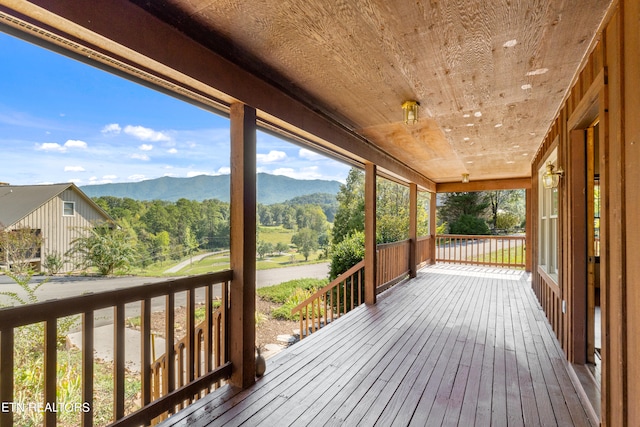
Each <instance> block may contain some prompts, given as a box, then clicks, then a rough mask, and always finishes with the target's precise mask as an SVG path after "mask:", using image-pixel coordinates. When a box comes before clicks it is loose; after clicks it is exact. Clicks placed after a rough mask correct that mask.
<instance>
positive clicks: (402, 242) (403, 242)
mask: <svg viewBox="0 0 640 427" xmlns="http://www.w3.org/2000/svg"><path fill="white" fill-rule="evenodd" d="M409 242H410V240H409V239H405V240H399V241H397V242H390V243H380V244H379V245H377V246H376V248H377V249H378V250H380V249H387V248H393V247H395V246H402V245H406V244H408V243H409Z"/></svg>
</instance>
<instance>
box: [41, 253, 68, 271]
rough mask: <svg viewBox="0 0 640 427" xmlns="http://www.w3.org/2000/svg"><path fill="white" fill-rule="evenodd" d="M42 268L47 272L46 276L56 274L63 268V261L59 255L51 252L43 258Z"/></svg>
mask: <svg viewBox="0 0 640 427" xmlns="http://www.w3.org/2000/svg"><path fill="white" fill-rule="evenodd" d="M42 266H43V267H44V268H45V270H47V274H49V275H54V274H58V273H59V272H60V270H62V267H64V260H63V259H62V257H61V256H60V254H59V253H57V252H52V253H50V254H48V255H47V256H46V257H45V259H44V262H43V263H42Z"/></svg>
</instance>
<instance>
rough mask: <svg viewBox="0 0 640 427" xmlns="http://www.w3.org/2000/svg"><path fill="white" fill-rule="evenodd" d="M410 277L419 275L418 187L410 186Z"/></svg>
mask: <svg viewBox="0 0 640 427" xmlns="http://www.w3.org/2000/svg"><path fill="white" fill-rule="evenodd" d="M409 242H410V246H409V277H416V276H417V275H418V266H417V262H416V258H417V257H416V247H417V244H418V186H417V185H416V184H414V183H413V182H412V183H411V184H410V185H409Z"/></svg>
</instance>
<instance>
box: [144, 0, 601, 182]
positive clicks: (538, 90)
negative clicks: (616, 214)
mask: <svg viewBox="0 0 640 427" xmlns="http://www.w3.org/2000/svg"><path fill="white" fill-rule="evenodd" d="M134 2H135V3H137V4H139V5H140V6H141V7H143V8H145V9H146V10H148V11H149V12H151V13H153V14H154V15H156V16H157V17H159V18H160V19H162V20H164V21H167V22H169V23H171V25H174V26H176V27H179V28H180V29H181V31H183V32H184V33H185V34H187V35H189V36H190V37H192V38H194V39H196V40H197V41H199V42H200V43H202V44H204V45H206V46H208V47H210V48H211V49H213V50H215V51H217V52H218V53H220V54H222V55H223V56H225V57H226V58H228V59H230V60H231V61H233V62H235V63H238V64H240V65H242V66H243V67H244V68H246V69H248V70H250V71H251V72H252V73H254V74H256V75H259V76H261V77H263V78H266V79H267V80H269V81H271V82H273V83H274V84H276V85H278V86H279V87H280V88H282V89H283V90H285V91H287V92H288V93H290V94H292V96H295V97H297V98H300V99H306V100H307V102H309V103H311V104H312V105H313V106H314V107H315V108H317V109H319V110H320V111H323V112H324V113H326V114H328V115H330V116H332V117H334V118H335V119H337V120H338V121H340V122H341V123H343V124H345V125H346V126H347V127H349V128H351V129H353V130H355V131H356V132H358V133H359V134H360V135H362V136H364V137H365V138H366V139H367V140H368V141H370V142H371V143H372V144H375V145H376V146H378V147H380V148H381V149H382V150H383V151H385V152H387V153H388V154H390V155H392V156H393V157H395V158H397V159H398V160H400V161H401V162H403V163H405V164H406V165H408V166H409V167H410V168H412V169H414V170H416V171H418V172H420V173H421V174H423V175H425V176H426V177H428V178H430V179H432V180H433V181H435V182H456V181H460V177H461V174H462V173H469V174H470V177H471V179H472V180H487V179H489V180H492V179H500V178H512V177H526V176H529V175H530V170H531V160H532V157H533V155H534V154H535V152H536V150H537V148H538V146H539V145H540V144H541V142H542V139H543V138H544V136H545V134H546V133H547V131H548V129H549V126H550V124H551V121H552V119H553V118H554V117H555V115H556V113H557V111H558V108H559V105H560V104H561V102H562V100H563V98H564V96H565V93H566V91H567V89H568V88H569V86H570V84H571V82H572V79H573V78H574V76H575V74H576V72H577V71H578V69H579V67H580V65H581V61H582V60H583V58H584V57H585V55H586V54H587V53H588V50H589V48H590V46H591V43H592V41H593V39H594V37H595V35H596V31H597V29H598V26H599V25H600V22H601V21H602V19H603V16H604V15H605V13H606V11H607V9H608V7H609V6H610V1H609V0H564V1H561V0H487V1H482V0H440V1H439V0H416V1H389V0H335V1H323V0H281V1H273V0H253V1H250V2H238V1H236V0H200V1H196V0H154V1H146V0H134ZM409 99H414V100H417V101H418V102H420V105H421V109H420V121H419V123H418V124H417V125H414V126H407V125H405V124H404V123H403V122H402V111H401V108H400V106H401V104H402V102H403V101H405V100H409Z"/></svg>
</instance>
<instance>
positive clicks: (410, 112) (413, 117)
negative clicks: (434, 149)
mask: <svg viewBox="0 0 640 427" xmlns="http://www.w3.org/2000/svg"><path fill="white" fill-rule="evenodd" d="M418 107H420V104H419V103H418V102H417V101H405V102H403V103H402V118H403V120H404V122H405V124H407V125H413V124H416V123H417V122H418Z"/></svg>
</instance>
